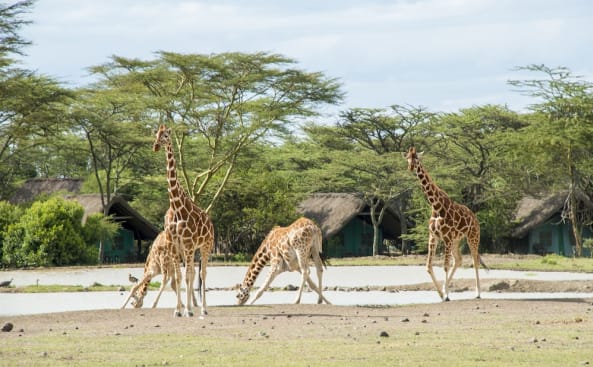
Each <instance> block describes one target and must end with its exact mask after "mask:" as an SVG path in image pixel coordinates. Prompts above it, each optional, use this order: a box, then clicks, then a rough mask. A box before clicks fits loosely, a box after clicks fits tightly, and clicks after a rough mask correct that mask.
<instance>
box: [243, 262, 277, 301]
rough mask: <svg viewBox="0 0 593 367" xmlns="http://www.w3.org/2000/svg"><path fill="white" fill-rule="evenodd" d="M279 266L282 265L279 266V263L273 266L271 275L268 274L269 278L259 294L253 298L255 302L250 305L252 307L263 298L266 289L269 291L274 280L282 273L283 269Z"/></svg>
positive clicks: (259, 290)
mask: <svg viewBox="0 0 593 367" xmlns="http://www.w3.org/2000/svg"><path fill="white" fill-rule="evenodd" d="M279 265H280V264H278V263H277V262H274V263H273V264H271V266H270V274H268V277H267V278H266V280H265V282H264V284H263V285H262V286H261V287H260V288H259V289H258V290H257V293H255V297H253V300H252V301H251V302H250V303H249V304H250V305H252V304H254V303H255V301H257V299H258V298H259V297H261V295H262V294H263V293H264V292H265V291H266V289H268V287H269V286H270V284H272V281H273V280H274V278H276V276H277V275H278V274H280V273H282V268H281V267H280V266H279Z"/></svg>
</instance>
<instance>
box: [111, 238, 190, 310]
mask: <svg viewBox="0 0 593 367" xmlns="http://www.w3.org/2000/svg"><path fill="white" fill-rule="evenodd" d="M159 274H163V281H162V283H161V287H160V289H159V293H158V294H157V297H156V299H155V300H154V303H153V304H152V308H155V307H156V305H157V304H158V302H159V298H160V297H161V294H162V293H163V290H164V289H165V286H166V285H167V283H168V282H169V280H171V288H173V290H174V291H175V293H177V292H178V290H179V286H180V283H181V282H180V279H181V272H180V271H179V253H178V251H177V247H176V246H175V244H174V243H173V241H172V239H171V236H170V233H168V232H166V231H162V232H160V233H159V234H158V236H157V237H156V239H155V240H154V242H153V244H152V247H151V248H150V252H149V253H148V257H147V258H146V263H145V264H144V275H143V276H142V279H141V280H140V281H138V282H136V284H135V285H134V286H133V287H132V289H131V290H130V294H129V295H128V298H126V301H125V302H124V304H123V305H122V306H121V308H122V309H123V308H125V307H126V305H127V304H128V301H129V300H130V298H134V300H133V301H132V306H134V308H140V307H142V304H143V300H144V296H146V293H147V291H148V285H149V284H150V281H151V280H152V278H154V277H156V276H157V275H159Z"/></svg>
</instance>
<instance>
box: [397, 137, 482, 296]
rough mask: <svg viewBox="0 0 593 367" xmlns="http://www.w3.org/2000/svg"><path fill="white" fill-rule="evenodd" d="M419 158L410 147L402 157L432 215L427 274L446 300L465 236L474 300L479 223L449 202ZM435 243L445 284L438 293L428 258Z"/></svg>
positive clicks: (465, 211) (434, 248)
mask: <svg viewBox="0 0 593 367" xmlns="http://www.w3.org/2000/svg"><path fill="white" fill-rule="evenodd" d="M421 156H422V153H416V148H415V147H410V149H408V153H407V155H406V156H405V157H406V159H407V160H408V169H409V170H410V171H413V172H415V173H416V176H417V177H418V179H419V180H420V184H421V185H422V190H423V191H424V194H425V195H426V199H427V200H428V203H429V204H430V206H431V207H432V214H431V216H430V220H429V222H428V259H427V261H426V268H427V271H428V274H430V277H431V278H432V282H433V283H434V285H435V287H436V289H437V292H439V296H441V299H442V300H443V301H448V300H449V283H450V282H451V279H453V275H454V274H455V271H456V270H457V268H458V267H459V266H460V265H461V252H460V249H459V244H460V242H461V240H462V239H463V237H466V238H467V244H468V246H469V250H470V252H471V256H472V260H473V263H474V269H475V271H476V298H480V275H479V274H478V269H479V267H480V263H482V261H481V259H480V255H479V254H478V247H479V245H480V223H479V222H478V218H477V217H476V215H475V214H474V213H473V212H472V211H471V210H470V209H469V208H468V207H466V206H465V205H461V204H457V203H455V202H454V201H453V200H451V199H450V198H449V195H447V193H446V192H445V191H443V190H441V189H440V188H439V187H438V186H437V185H436V184H435V183H434V182H433V181H432V180H431V179H430V176H429V175H428V173H427V172H426V170H425V169H424V167H422V164H421V163H420V157H421ZM439 240H441V241H443V243H444V244H445V260H444V270H445V281H444V282H443V289H442V290H441V289H440V288H439V285H438V282H437V280H436V278H435V276H434V272H433V269H432V258H433V257H434V256H435V253H436V248H437V244H438V241H439ZM451 255H453V257H454V263H453V267H452V268H450V262H451ZM482 264H483V263H482Z"/></svg>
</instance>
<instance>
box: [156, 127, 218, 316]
mask: <svg viewBox="0 0 593 367" xmlns="http://www.w3.org/2000/svg"><path fill="white" fill-rule="evenodd" d="M161 146H162V147H164V148H165V152H166V158H167V182H168V186H169V189H168V191H169V209H168V211H167V214H166V216H165V231H168V232H169V233H170V235H171V238H172V241H173V242H174V243H175V245H176V246H177V247H178V248H179V251H180V254H181V257H182V259H183V261H184V263H185V286H186V293H187V300H186V305H185V310H184V314H185V315H186V316H188V317H189V316H193V311H192V304H194V305H195V304H196V302H195V295H194V293H193V286H194V278H195V273H196V270H195V266H194V256H195V253H196V251H197V250H198V249H199V250H200V275H199V284H198V290H199V295H200V300H201V301H202V305H201V306H202V307H201V315H206V314H207V313H208V311H207V308H206V266H207V265H208V257H209V256H210V253H211V252H212V249H213V247H214V226H213V225H212V221H211V220H210V217H209V216H208V214H207V213H206V212H205V211H203V210H202V209H200V208H199V207H198V206H197V205H196V204H195V203H194V202H193V201H192V200H191V198H190V197H189V196H188V195H187V194H186V193H185V191H184V190H183V188H182V187H181V184H180V183H179V181H178V180H177V169H176V164H175V155H174V154H173V144H172V141H171V129H169V128H167V127H166V126H165V125H161V126H160V127H159V129H158V131H157V132H156V137H155V140H154V145H153V150H154V151H155V152H158V151H159V150H160V148H161ZM182 307H183V306H182V303H181V292H177V307H176V309H175V313H174V315H175V316H180V315H181V309H182Z"/></svg>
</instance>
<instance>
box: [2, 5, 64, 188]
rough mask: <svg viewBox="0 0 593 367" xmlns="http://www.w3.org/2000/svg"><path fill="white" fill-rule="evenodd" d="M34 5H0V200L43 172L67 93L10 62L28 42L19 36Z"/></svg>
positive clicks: (62, 112) (56, 84)
mask: <svg viewBox="0 0 593 367" xmlns="http://www.w3.org/2000/svg"><path fill="white" fill-rule="evenodd" d="M32 5H33V1H20V2H17V3H15V4H13V5H4V4H0V29H1V30H2V37H0V197H3V196H5V195H8V194H9V193H10V192H11V190H12V188H13V185H14V182H15V181H17V180H19V179H22V178H26V177H33V176H35V175H37V174H39V173H44V172H46V167H45V164H44V163H45V162H46V161H45V157H46V156H47V155H48V153H49V152H50V151H51V148H50V147H49V144H48V142H49V141H50V140H51V138H52V137H54V136H56V134H58V133H59V132H60V131H61V128H62V125H61V124H62V123H63V117H64V111H65V108H64V106H65V103H67V102H68V101H69V100H70V96H71V92H70V91H68V90H66V89H64V88H62V87H60V86H59V85H58V83H57V82H55V81H54V80H52V79H51V78H48V77H45V76H40V75H36V74H35V73H34V72H31V71H28V70H23V69H21V68H19V67H18V64H17V63H16V62H15V60H14V59H13V57H14V56H15V55H19V54H22V48H23V47H25V46H27V45H29V44H30V41H27V40H25V39H24V38H22V36H21V35H20V29H21V27H23V26H24V25H26V24H28V23H29V21H27V20H25V19H24V18H23V15H24V14H25V13H27V12H28V11H29V9H30V8H31V7H32Z"/></svg>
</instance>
